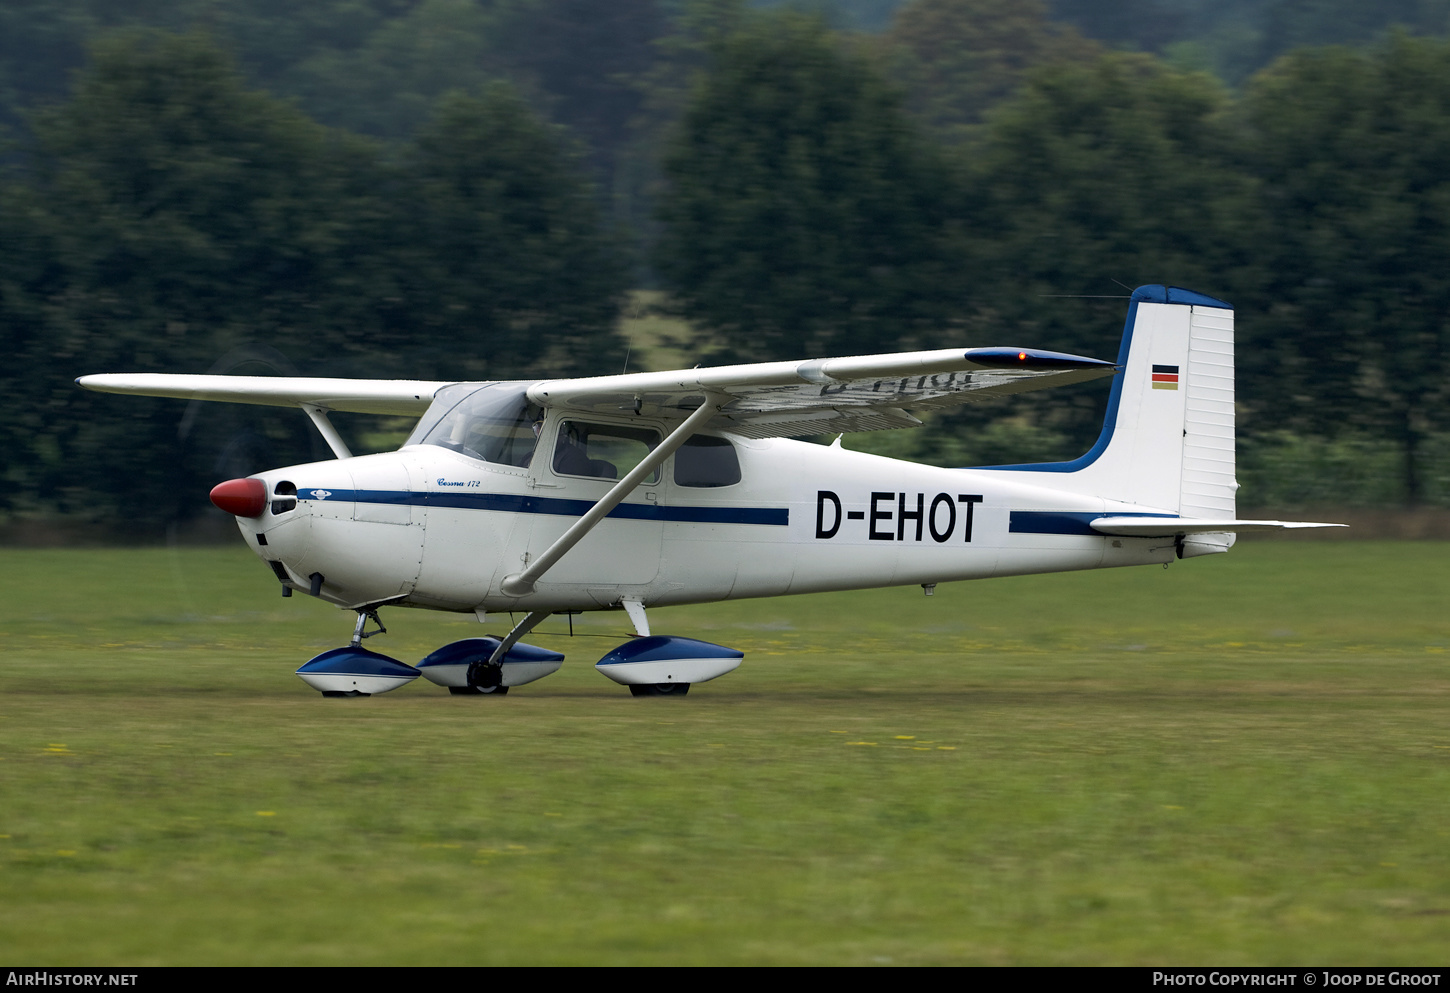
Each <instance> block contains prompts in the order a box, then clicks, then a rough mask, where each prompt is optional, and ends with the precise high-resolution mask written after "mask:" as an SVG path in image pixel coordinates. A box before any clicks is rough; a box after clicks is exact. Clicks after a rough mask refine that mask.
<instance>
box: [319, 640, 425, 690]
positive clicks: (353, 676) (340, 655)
mask: <svg viewBox="0 0 1450 993" xmlns="http://www.w3.org/2000/svg"><path fill="white" fill-rule="evenodd" d="M297 675H299V676H301V677H302V681H303V682H305V683H306V684H307V685H308V686H311V687H312V688H313V689H315V690H318V691H320V692H321V693H322V695H323V696H376V695H378V694H379V693H387V692H388V691H390V690H395V689H397V688H398V687H399V686H403V685H404V684H406V683H411V682H412V681H413V680H415V679H417V678H418V676H419V672H418V670H417V669H415V668H414V667H413V666H410V665H407V664H406V663H403V662H399V661H398V660H397V659H390V658H388V657H387V656H386V655H379V654H378V653H377V652H370V651H368V650H367V649H366V648H354V647H352V646H348V647H347V648H334V649H332V650H331V651H328V652H323V653H322V654H321V655H318V656H316V657H315V658H313V659H310V660H309V661H308V662H306V663H305V664H304V665H303V666H302V668H300V669H298V670H297Z"/></svg>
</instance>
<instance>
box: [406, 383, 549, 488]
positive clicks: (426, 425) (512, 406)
mask: <svg viewBox="0 0 1450 993" xmlns="http://www.w3.org/2000/svg"><path fill="white" fill-rule="evenodd" d="M528 385H529V384H527V383H489V384H488V385H486V386H482V387H480V386H478V385H477V384H476V383H459V384H458V385H456V386H449V387H445V388H444V389H441V390H439V391H438V394H437V397H436V399H435V400H434V401H433V406H432V407H431V408H430V409H429V411H428V413H427V414H426V415H424V417H423V419H422V420H421V421H419V422H418V427H417V428H416V429H415V430H414V431H413V434H412V436H411V437H410V438H409V439H408V441H407V444H409V445H437V446H439V447H440V448H447V449H450V450H452V451H455V452H461V453H462V454H464V455H467V456H468V457H469V458H474V459H482V460H483V461H485V462H492V463H494V464H495V465H511V466H519V467H521V468H522V467H525V466H527V465H528V464H529V460H530V459H532V458H533V456H534V446H535V445H536V444H537V443H538V430H539V425H540V424H541V423H542V420H543V416H544V414H543V409H542V408H541V407H539V406H538V405H537V404H532V403H530V402H529V398H528V396H527V395H526V393H525V390H526V389H527V387H528Z"/></svg>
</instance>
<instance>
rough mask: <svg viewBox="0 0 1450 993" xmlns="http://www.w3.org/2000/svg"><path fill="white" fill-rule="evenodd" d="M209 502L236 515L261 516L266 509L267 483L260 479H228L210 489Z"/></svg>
mask: <svg viewBox="0 0 1450 993" xmlns="http://www.w3.org/2000/svg"><path fill="white" fill-rule="evenodd" d="M211 502H212V503H214V504H216V505H217V506H218V507H220V508H221V509H222V510H225V511H226V512H227V513H228V514H235V515H236V516H238V517H261V516H262V511H264V510H266V509H267V484H266V483H264V482H262V481H261V480H260V479H228V480H227V481H226V482H225V483H218V484H217V485H215V486H213V487H212V489H211Z"/></svg>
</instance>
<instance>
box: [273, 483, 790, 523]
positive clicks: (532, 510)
mask: <svg viewBox="0 0 1450 993" xmlns="http://www.w3.org/2000/svg"><path fill="white" fill-rule="evenodd" d="M316 494H317V490H316V489H299V490H298V491H297V496H298V498H299V499H302V500H317V499H318V498H317V496H316ZM324 499H326V500H327V501H329V502H331V501H341V502H343V503H380V504H389V505H392V506H415V507H450V508H454V509H458V510H493V511H497V512H499V513H503V514H555V515H558V516H560V517H583V516H584V514H585V513H587V512H588V510H589V508H590V507H592V506H594V503H595V501H593V500H563V499H560V498H558V497H539V496H523V495H515V494H508V493H446V492H441V493H440V492H432V491H430V492H427V493H415V492H412V491H408V490H328V491H327V496H326V497H325V498H324ZM609 516H610V517H614V518H618V519H621V520H630V521H665V522H671V523H684V524H765V525H771V526H775V527H784V526H786V525H788V524H789V523H790V511H789V510H788V509H787V508H785V507H779V508H777V507H657V506H655V505H654V504H639V503H622V504H620V505H619V506H618V507H615V508H614V509H613V510H611V511H610V512H609Z"/></svg>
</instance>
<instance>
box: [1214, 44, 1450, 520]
mask: <svg viewBox="0 0 1450 993" xmlns="http://www.w3.org/2000/svg"><path fill="white" fill-rule="evenodd" d="M1242 112H1243V122H1244V125H1245V128H1246V131H1245V136H1244V139H1243V142H1244V151H1245V158H1246V162H1247V164H1248V166H1249V168H1251V169H1252V170H1253V171H1254V172H1255V173H1256V174H1257V175H1258V176H1259V177H1260V181H1261V182H1262V190H1261V193H1260V196H1259V197H1258V200H1257V207H1258V217H1259V220H1260V223H1261V229H1262V231H1263V232H1264V236H1263V237H1262V238H1260V239H1258V240H1257V244H1258V251H1257V253H1256V256H1255V258H1256V262H1257V265H1256V269H1255V272H1256V274H1257V276H1258V278H1257V279H1256V280H1254V281H1252V282H1248V281H1246V287H1247V288H1251V292H1250V293H1247V294H1245V296H1246V297H1247V299H1246V301H1245V302H1247V303H1250V304H1251V306H1252V312H1253V313H1254V314H1255V315H1256V316H1255V318H1254V320H1253V322H1252V323H1251V324H1249V328H1250V329H1251V332H1250V336H1249V337H1248V339H1247V341H1246V343H1245V348H1244V349H1243V352H1244V357H1245V365H1246V367H1247V372H1248V375H1249V377H1250V392H1251V395H1252V397H1253V399H1254V403H1255V406H1256V408H1257V410H1258V412H1259V413H1260V417H1261V420H1262V421H1263V422H1265V423H1271V424H1274V425H1277V426H1281V427H1285V428H1297V429H1299V430H1301V431H1308V432H1314V433H1318V434H1321V435H1327V436H1330V437H1333V436H1337V435H1344V434H1346V433H1352V432H1355V431H1361V432H1364V431H1367V432H1369V433H1370V434H1371V435H1373V436H1377V437H1382V438H1385V439H1386V440H1389V441H1392V443H1394V444H1395V445H1397V446H1398V447H1399V449H1400V452H1401V454H1402V464H1403V492H1404V495H1405V498H1406V500H1407V501H1408V502H1410V503H1414V502H1416V501H1418V500H1419V498H1420V496H1421V493H1422V489H1423V478H1422V474H1423V467H1422V465H1421V462H1422V447H1423V445H1424V443H1425V441H1426V438H1427V436H1428V435H1429V434H1430V433H1431V432H1433V431H1443V430H1445V429H1446V428H1447V427H1450V174H1447V173H1446V171H1445V162H1446V161H1447V160H1450V44H1447V43H1445V42H1441V41H1422V40H1415V39H1412V38H1408V37H1405V36H1399V37H1397V38H1395V39H1393V40H1391V41H1390V42H1389V43H1388V44H1386V45H1385V46H1383V47H1382V48H1381V49H1379V50H1378V51H1376V52H1373V53H1368V54H1366V53H1356V52H1352V51H1350V50H1348V49H1320V50H1309V51H1304V52H1299V53H1295V54H1294V55H1291V56H1289V57H1287V58H1285V59H1284V60H1283V61H1281V62H1280V63H1278V64H1276V65H1275V66H1273V67H1272V68H1271V69H1269V70H1266V71H1265V72H1264V73H1262V74H1260V75H1259V76H1258V77H1257V78H1255V79H1254V81H1253V83H1252V85H1251V86H1250V87H1249V90H1248V92H1247V94H1246V95H1245V98H1244V101H1243V107H1242Z"/></svg>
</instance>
